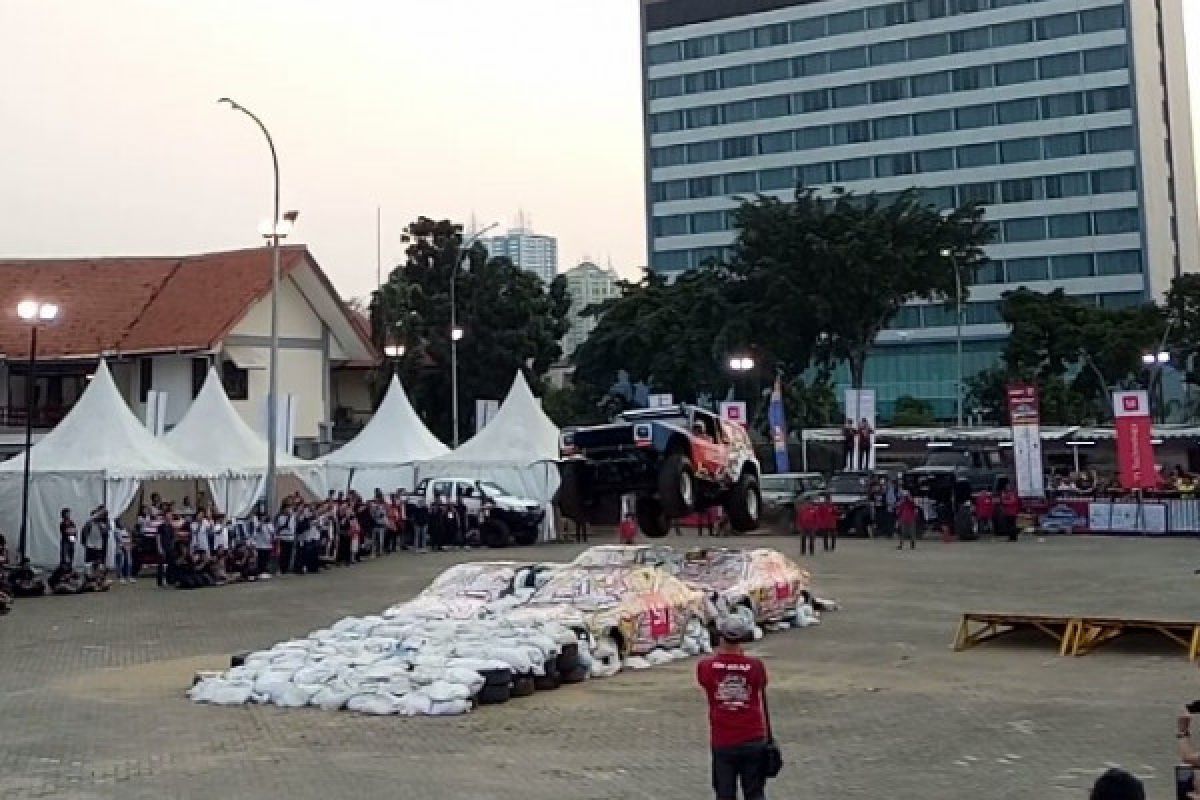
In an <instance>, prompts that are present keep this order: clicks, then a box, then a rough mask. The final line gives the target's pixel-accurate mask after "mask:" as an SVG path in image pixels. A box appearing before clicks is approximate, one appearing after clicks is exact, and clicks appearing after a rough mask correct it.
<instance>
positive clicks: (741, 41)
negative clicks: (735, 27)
mask: <svg viewBox="0 0 1200 800" xmlns="http://www.w3.org/2000/svg"><path fill="white" fill-rule="evenodd" d="M752 49H754V31H752V30H744V31H730V32H729V33H723V34H721V52H722V53H738V52H741V51H742V50H752Z"/></svg>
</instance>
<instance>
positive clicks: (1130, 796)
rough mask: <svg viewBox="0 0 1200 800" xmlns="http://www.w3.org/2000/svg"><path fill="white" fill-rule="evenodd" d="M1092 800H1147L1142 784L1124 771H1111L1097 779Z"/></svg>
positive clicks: (1093, 787)
mask: <svg viewBox="0 0 1200 800" xmlns="http://www.w3.org/2000/svg"><path fill="white" fill-rule="evenodd" d="M1090 798H1091V800H1146V789H1145V787H1144V786H1142V782H1141V781H1139V780H1138V779H1137V778H1135V777H1134V776H1133V775H1130V774H1129V773H1128V772H1126V771H1125V770H1123V769H1110V770H1109V771H1108V772H1106V773H1104V774H1103V775H1101V776H1100V777H1099V778H1097V779H1096V783H1095V785H1094V786H1092V793H1091V795H1090Z"/></svg>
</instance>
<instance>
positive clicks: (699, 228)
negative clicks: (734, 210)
mask: <svg viewBox="0 0 1200 800" xmlns="http://www.w3.org/2000/svg"><path fill="white" fill-rule="evenodd" d="M725 227H726V226H725V212H724V211H703V212H701V213H699V214H692V233H717V232H718V231H723V230H725Z"/></svg>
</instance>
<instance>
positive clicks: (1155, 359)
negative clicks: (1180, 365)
mask: <svg viewBox="0 0 1200 800" xmlns="http://www.w3.org/2000/svg"><path fill="white" fill-rule="evenodd" d="M1163 340H1164V341H1166V336H1165V335H1164V337H1163ZM1163 347H1165V345H1163ZM1142 363H1143V364H1145V365H1146V368H1147V369H1149V370H1152V372H1151V375H1150V386H1149V387H1148V391H1147V395H1148V396H1149V398H1150V402H1151V403H1152V404H1154V405H1157V409H1156V411H1157V413H1156V414H1155V415H1154V419H1155V421H1156V422H1166V421H1167V416H1166V408H1164V406H1165V402H1164V398H1163V385H1162V374H1163V367H1165V366H1166V365H1167V364H1170V363H1171V353H1170V351H1168V350H1163V349H1160V350H1158V352H1155V353H1142ZM1155 389H1157V390H1158V391H1157V394H1158V402H1157V403H1155V402H1154V401H1155V397H1154V395H1155Z"/></svg>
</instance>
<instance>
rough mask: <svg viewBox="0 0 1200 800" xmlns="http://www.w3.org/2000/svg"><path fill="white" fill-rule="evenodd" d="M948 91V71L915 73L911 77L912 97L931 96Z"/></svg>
mask: <svg viewBox="0 0 1200 800" xmlns="http://www.w3.org/2000/svg"><path fill="white" fill-rule="evenodd" d="M949 91H950V73H949V72H931V73H929V74H928V75H917V76H916V77H914V78H913V79H912V94H913V97H931V96H933V95H938V94H946V93H947V92H949Z"/></svg>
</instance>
